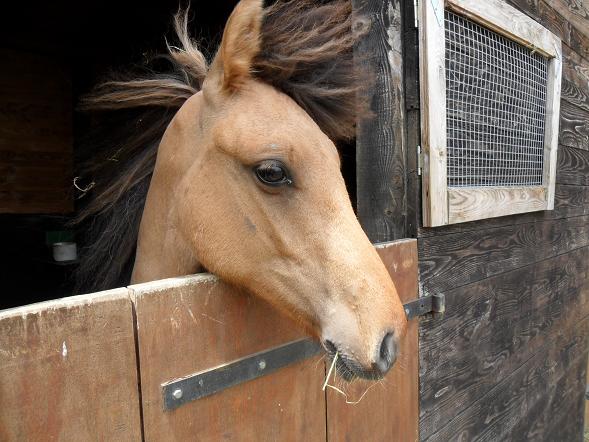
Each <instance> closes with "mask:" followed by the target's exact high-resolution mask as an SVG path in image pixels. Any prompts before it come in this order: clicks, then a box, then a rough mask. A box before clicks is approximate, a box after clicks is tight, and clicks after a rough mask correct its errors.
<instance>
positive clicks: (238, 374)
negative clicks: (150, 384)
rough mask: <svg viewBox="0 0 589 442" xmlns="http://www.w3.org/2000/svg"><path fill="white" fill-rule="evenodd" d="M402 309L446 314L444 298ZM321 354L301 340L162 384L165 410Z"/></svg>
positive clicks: (420, 300)
mask: <svg viewBox="0 0 589 442" xmlns="http://www.w3.org/2000/svg"><path fill="white" fill-rule="evenodd" d="M403 307H404V309H405V314H406V315H407V319H408V320H411V319H413V318H415V317H417V316H421V315H425V314H426V313H430V312H435V313H443V312H444V308H445V302H444V295H432V296H424V297H422V298H418V299H416V300H415V301H411V302H408V303H406V304H404V305H403ZM322 351H323V348H322V347H321V345H320V344H319V343H318V342H316V341H312V340H310V339H300V340H298V341H293V342H289V343H287V344H284V345H280V346H278V347H274V348H271V349H268V350H264V351H261V352H259V353H255V354H251V355H248V356H245V357H243V358H240V359H236V360H234V361H231V362H228V363H226V364H222V365H219V366H218V367H213V368H209V369H207V370H204V371H201V372H198V373H194V374H191V375H189V376H186V377H184V378H180V379H174V380H171V381H169V382H165V383H163V384H162V385H161V388H162V395H163V400H164V410H166V411H171V410H174V409H176V408H178V407H180V406H181V405H184V404H186V403H189V402H192V401H195V400H197V399H201V398H205V397H207V396H211V395H213V394H215V393H218V392H220V391H223V390H225V389H226V388H229V387H233V386H235V385H239V384H242V383H244V382H247V381H251V380H253V379H256V378H259V377H262V376H265V375H267V374H270V373H272V372H274V371H276V370H278V369H280V368H283V367H286V366H288V365H290V364H294V363H295V362H299V361H302V360H304V359H307V358H310V357H312V356H315V355H317V354H320V353H321V352H322Z"/></svg>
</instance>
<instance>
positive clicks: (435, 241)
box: [404, 0, 589, 441]
mask: <svg viewBox="0 0 589 442" xmlns="http://www.w3.org/2000/svg"><path fill="white" fill-rule="evenodd" d="M411 3H412V2H411V1H407V2H406V3H405V6H406V8H405V17H404V18H405V26H404V29H405V33H404V43H405V51H406V53H407V56H406V57H405V63H406V77H405V87H406V95H405V96H406V110H407V130H408V135H407V138H408V140H409V143H408V144H409V146H410V147H409V149H411V145H412V143H413V141H412V140H418V135H419V120H418V118H417V115H416V109H417V108H418V107H419V102H418V101H417V98H416V96H415V90H417V89H416V88H417V84H416V79H417V78H418V77H416V73H417V63H416V60H415V56H416V45H417V39H416V30H415V29H414V27H413V7H412V4H411ZM510 3H511V4H512V5H514V6H516V7H517V8H519V9H520V10H522V11H524V12H525V13H527V14H528V15H530V16H531V17H533V18H535V19H537V20H539V21H540V22H541V23H542V24H543V25H544V26H546V27H547V28H549V29H550V30H551V31H553V32H554V33H556V34H557V35H559V36H560V37H561V38H562V40H563V44H564V48H563V51H564V67H563V84H562V86H563V87H562V101H561V119H560V146H559V152H558V170H557V181H556V182H557V184H556V207H555V210H554V211H547V212H538V213H533V214H525V215H519V216H510V217H502V218H495V219H489V220H483V221H477V222H471V223H465V224H455V225H451V226H447V227H442V228H434V229H426V228H418V231H417V236H418V247H419V273H420V288H421V290H422V293H423V294H432V293H444V294H445V295H446V300H447V301H446V302H447V307H446V308H447V312H446V314H445V316H444V318H443V319H439V318H433V319H428V320H425V321H421V324H420V332H419V338H420V349H419V363H420V422H419V426H420V439H421V440H427V441H448V440H458V439H459V440H504V439H511V440H546V441H554V440H562V441H570V440H582V433H583V408H584V405H585V404H584V392H585V376H586V370H587V352H588V344H589V340H588V336H589V10H588V9H587V6H583V4H582V2H578V1H574V0H553V1H550V2H548V1H544V0H513V1H510ZM410 4H411V5H410ZM585 5H586V3H585ZM416 181H417V180H416V175H415V173H414V170H410V171H409V181H408V182H409V191H408V194H409V195H410V198H411V195H413V196H414V197H415V199H416V201H419V196H418V195H419V193H418V186H416V185H415V182H416ZM412 183H413V184H412ZM419 206H420V204H417V205H416V207H419ZM417 212H419V210H417ZM417 220H419V215H417Z"/></svg>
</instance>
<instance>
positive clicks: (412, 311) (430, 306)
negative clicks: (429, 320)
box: [403, 294, 446, 320]
mask: <svg viewBox="0 0 589 442" xmlns="http://www.w3.org/2000/svg"><path fill="white" fill-rule="evenodd" d="M403 308H404V309H405V315H407V319H408V320H411V319H413V318H415V317H417V316H422V315H425V314H427V313H444V312H445V311H446V297H445V296H444V295H442V294H436V295H430V296H424V297H422V298H417V299H416V300H415V301H411V302H408V303H406V304H403Z"/></svg>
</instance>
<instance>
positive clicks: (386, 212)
mask: <svg viewBox="0 0 589 442" xmlns="http://www.w3.org/2000/svg"><path fill="white" fill-rule="evenodd" d="M352 6H353V8H354V14H355V17H356V18H355V22H354V27H355V28H356V31H358V32H360V33H362V34H363V37H362V38H361V39H360V41H359V42H358V43H357V45H356V47H355V49H354V59H355V62H356V63H357V64H358V65H359V66H360V67H361V68H365V69H367V70H368V71H369V72H372V73H373V75H374V83H373V85H372V86H371V87H370V88H369V91H368V92H367V93H368V94H369V96H368V97H366V98H367V99H368V101H369V103H370V107H371V110H372V112H373V115H371V116H367V117H365V118H359V119H358V126H357V135H356V168H357V172H356V185H357V211H358V218H359V220H360V223H361V224H362V227H363V228H364V231H365V232H366V234H367V235H368V237H369V238H370V240H371V241H373V242H383V241H391V240H393V239H398V238H404V237H405V236H406V216H407V208H406V164H405V161H406V148H407V147H406V142H405V104H404V92H403V48H402V34H401V32H402V30H401V23H402V19H401V1H400V0H386V1H380V0H352Z"/></svg>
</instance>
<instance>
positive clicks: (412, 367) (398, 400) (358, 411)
mask: <svg viewBox="0 0 589 442" xmlns="http://www.w3.org/2000/svg"><path fill="white" fill-rule="evenodd" d="M376 248H377V251H378V252H379V255H380V257H381V259H382V260H383V262H384V263H385V265H386V267H387V268H388V269H389V271H390V273H391V277H392V278H393V281H395V286H396V288H397V291H398V293H399V296H400V298H401V301H403V302H408V301H411V300H413V299H415V297H416V294H417V242H416V240H405V241H400V242H397V243H392V244H390V245H380V246H379V245H377V246H376ZM417 327H418V320H413V321H411V323H410V324H409V328H408V331H407V336H406V337H405V339H404V340H403V341H402V342H401V349H400V357H399V360H398V361H397V362H396V364H395V366H394V367H393V369H392V370H391V372H389V374H387V375H386V377H385V378H384V380H383V381H382V383H380V384H377V385H376V386H373V387H371V385H374V384H372V383H369V382H365V381H355V382H354V383H353V384H352V385H339V384H338V385H339V387H341V388H343V389H344V390H345V391H346V393H347V394H348V396H349V400H350V401H355V400H358V399H359V398H360V397H362V395H363V394H364V392H366V391H367V389H368V388H371V389H370V390H369V391H368V392H367V393H366V395H365V397H364V398H363V399H362V401H361V402H360V403H359V404H355V405H352V404H346V403H345V399H344V398H343V396H341V395H339V394H338V393H336V392H334V391H333V390H330V389H328V390H327V439H328V440H330V441H367V440H373V441H416V440H417V437H418V434H417V422H418V405H417V403H418V382H417V369H418V367H417Z"/></svg>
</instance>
